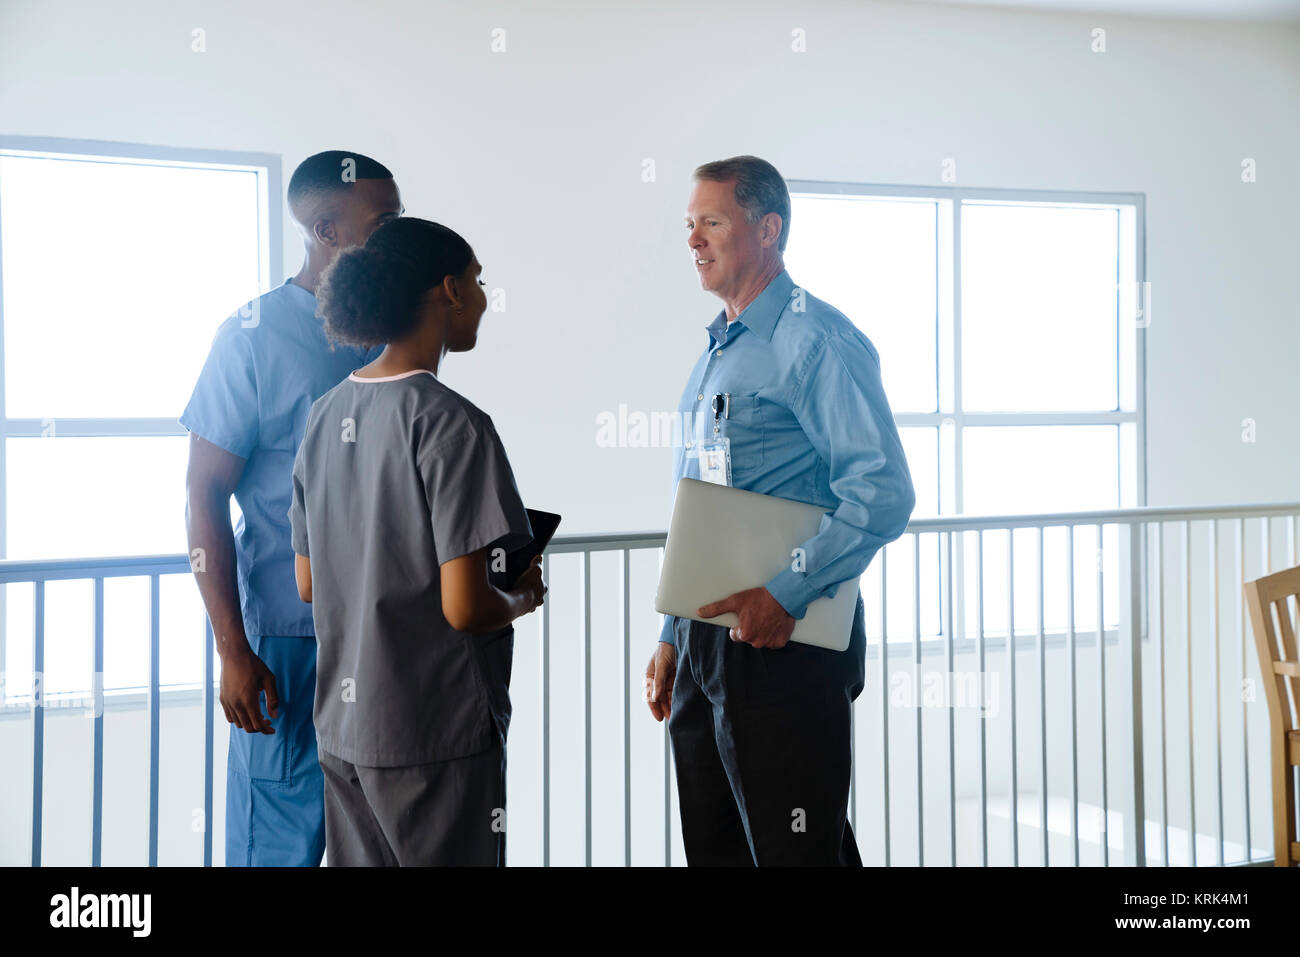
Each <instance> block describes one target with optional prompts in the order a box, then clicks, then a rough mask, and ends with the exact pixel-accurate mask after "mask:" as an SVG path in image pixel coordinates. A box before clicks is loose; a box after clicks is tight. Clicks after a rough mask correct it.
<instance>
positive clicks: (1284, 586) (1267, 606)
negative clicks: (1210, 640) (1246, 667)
mask: <svg viewBox="0 0 1300 957" xmlns="http://www.w3.org/2000/svg"><path fill="white" fill-rule="evenodd" d="M1243 587H1244V588H1245V592H1246V604H1247V606H1248V607H1249V608H1250V622H1251V626H1252V628H1253V629H1254V632H1255V650H1256V651H1257V652H1258V654H1259V672H1260V675H1261V677H1262V678H1263V680H1264V693H1265V695H1266V696H1267V698H1268V711H1269V720H1270V722H1271V724H1272V726H1273V729H1274V733H1275V734H1283V735H1285V734H1286V732H1287V731H1292V730H1295V729H1296V728H1297V727H1298V726H1300V725H1297V716H1296V714H1295V710H1294V708H1293V702H1294V703H1295V704H1296V705H1300V700H1297V698H1296V694H1297V691H1298V690H1300V687H1298V686H1300V656H1297V653H1296V629H1295V626H1294V625H1293V623H1292V622H1293V619H1292V615H1291V602H1290V601H1289V599H1290V598H1291V597H1292V596H1296V604H1297V607H1298V608H1300V566H1297V567H1296V568H1288V569H1286V570H1285V571H1280V572H1275V573H1274V574H1272V575H1265V576H1264V577H1263V578H1257V579H1255V580H1254V581H1249V582H1246V583H1245V585H1244V586H1243Z"/></svg>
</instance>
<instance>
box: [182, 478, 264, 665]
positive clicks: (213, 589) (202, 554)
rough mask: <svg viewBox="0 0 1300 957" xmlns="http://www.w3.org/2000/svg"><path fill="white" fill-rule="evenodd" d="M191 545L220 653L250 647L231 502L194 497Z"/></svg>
mask: <svg viewBox="0 0 1300 957" xmlns="http://www.w3.org/2000/svg"><path fill="white" fill-rule="evenodd" d="M186 530H187V532H188V536H189V545H190V566H191V568H193V569H194V580H195V581H196V582H197V583H198V586H199V595H200V597H201V598H202V599H203V607H204V608H205V609H206V610H207V613H208V619H209V620H210V621H211V622H212V633H213V635H214V636H215V637H216V644H217V654H218V655H220V656H221V657H222V658H225V657H226V655H227V654H228V653H229V652H236V653H238V652H246V651H248V650H249V646H248V637H247V635H245V634H244V618H243V613H242V612H241V610H240V607H239V586H238V584H237V582H236V578H235V571H236V561H235V533H234V530H233V529H232V528H231V527H230V502H229V499H228V498H227V499H226V500H225V502H221V501H219V497H218V496H216V495H208V496H205V497H204V498H202V499H201V500H198V501H191V502H190V506H189V509H188V511H187V514H186Z"/></svg>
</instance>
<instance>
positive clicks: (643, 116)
mask: <svg viewBox="0 0 1300 957" xmlns="http://www.w3.org/2000/svg"><path fill="white" fill-rule="evenodd" d="M727 9H728V8H727V7H720V6H718V5H716V4H715V5H711V6H710V7H709V8H707V9H704V8H701V7H700V6H699V5H698V4H693V3H684V2H680V0H665V2H660V3H656V4H655V5H654V7H653V9H652V10H651V9H645V10H640V11H636V10H632V9H630V8H628V7H618V6H614V5H609V4H596V3H584V2H576V0H569V2H566V3H558V4H557V3H552V4H547V5H545V10H543V9H542V5H540V4H538V5H531V4H530V5H525V4H517V3H516V4H504V3H498V4H485V3H468V2H458V3H443V4H437V5H433V4H424V3H414V2H404V3H403V2H396V0H378V2H370V3H366V4H354V3H342V2H335V0H326V2H313V3H304V2H277V3H274V4H266V3H251V2H245V0H238V2H231V3H226V4H221V5H219V6H218V5H206V4H205V5H199V4H173V3H163V2H150V0H133V2H131V3H129V4H113V5H109V6H104V5H102V4H98V3H92V2H41V3H35V2H21V0H20V2H11V3H8V4H6V5H5V6H4V7H3V9H0V131H3V132H6V133H12V134H29V135H51V136H68V137H82V138H98V139H112V140H125V141H136V142H146V143H163V144H170V145H177V146H194V147H208V148H226V149H247V150H262V151H269V152H276V153H280V154H282V156H283V157H284V170H285V175H286V176H287V175H288V173H289V172H290V171H291V170H292V169H293V167H294V165H295V164H296V163H297V162H298V161H299V160H301V159H302V158H303V157H304V156H306V155H308V154H310V153H311V152H314V151H316V150H319V149H325V148H334V147H342V148H345V149H358V150H362V151H365V152H368V153H371V154H373V155H374V156H376V157H378V158H380V159H381V160H383V161H384V162H386V163H388V164H389V165H391V167H392V168H393V169H394V170H395V172H396V173H397V175H398V177H399V182H400V184H401V186H402V188H403V194H404V198H405V201H406V205H407V208H408V209H409V210H410V211H411V213H413V214H417V215H424V216H427V217H431V218H436V219H438V220H441V221H444V222H447V223H448V224H451V225H453V226H454V227H456V228H458V229H460V230H461V231H463V232H464V233H465V235H466V236H467V237H468V238H469V239H470V240H471V242H472V243H474V245H475V246H476V248H477V250H478V252H479V255H480V259H481V260H482V262H483V263H484V264H485V267H486V276H487V279H488V280H489V281H490V282H491V283H492V284H493V285H498V286H501V287H504V288H505V289H506V291H507V303H508V311H507V312H506V313H505V314H503V315H497V314H493V313H489V314H488V317H487V319H486V321H485V324H486V329H485V333H484V335H483V336H482V337H481V338H480V344H479V347H478V349H477V350H476V351H475V352H474V353H472V354H470V355H468V356H457V357H453V358H452V360H450V361H449V362H448V364H447V367H446V376H447V378H448V379H449V381H451V382H452V383H453V384H454V385H455V386H456V387H458V388H460V389H462V390H463V391H464V392H465V393H467V394H468V395H469V396H470V397H471V398H472V399H473V400H475V401H476V402H478V403H479V404H480V405H482V406H483V407H484V408H486V409H487V410H488V411H489V412H490V413H491V414H492V415H493V416H494V417H495V419H496V420H497V422H498V424H499V426H500V428H501V432H502V434H503V435H504V437H505V439H506V441H507V444H508V447H509V449H510V451H511V454H512V459H513V461H514V463H515V466H516V469H517V472H518V476H519V481H520V484H521V487H522V488H523V490H524V492H525V494H526V497H527V498H528V500H529V501H530V502H534V503H536V504H538V505H542V506H548V507H552V508H555V509H557V510H559V511H562V512H564V513H565V515H566V519H567V521H566V530H568V531H582V530H612V529H627V528H648V527H654V528H662V527H663V526H664V525H665V524H666V518H667V516H666V511H667V507H668V490H669V480H668V478H667V473H668V468H669V464H668V453H667V451H666V450H664V449H599V448H597V446H596V443H595V418H596V415H597V413H599V412H600V411H601V410H615V409H617V407H618V404H619V403H621V402H625V403H627V404H628V405H629V406H630V407H631V408H633V409H646V410H650V409H663V408H672V407H673V406H674V405H675V403H676V400H677V397H678V395H679V392H680V389H681V385H682V382H683V380H684V376H685V374H686V372H687V370H688V369H689V366H690V363H691V361H692V359H693V357H694V355H695V353H696V352H697V350H698V349H699V347H700V337H701V335H702V333H701V328H700V327H701V326H702V325H703V324H704V323H705V322H707V321H708V319H709V318H711V316H712V315H713V314H714V312H715V311H716V300H714V299H713V298H712V297H710V296H708V295H706V294H704V293H701V292H700V291H699V290H698V289H697V288H696V285H695V280H694V277H693V275H692V274H691V271H690V269H689V268H688V267H687V264H686V261H685V260H686V256H685V244H684V241H683V234H682V233H683V230H682V227H681V225H680V224H681V218H680V217H681V211H682V208H683V205H684V200H685V194H686V188H687V186H686V183H687V179H688V176H689V173H690V170H691V169H692V168H693V167H694V166H695V165H696V164H698V163H699V162H701V161H704V160H708V159H713V158H717V157H721V156H728V155H732V154H735V153H740V152H754V153H758V154H760V155H763V156H765V157H767V158H769V159H771V160H772V161H773V162H774V163H776V165H777V166H778V168H780V169H781V171H782V172H783V173H785V174H786V175H787V176H788V177H791V178H800V179H828V180H836V179H838V180H857V181H864V182H881V183H911V184H927V185H933V184H937V183H938V182H939V179H938V177H939V164H940V161H941V160H942V159H943V158H945V157H952V158H954V159H955V160H956V161H957V172H958V179H959V181H960V182H961V183H963V184H967V185H977V186H992V187H1030V188H1057V189H1088V190H1133V191H1143V192H1145V193H1146V194H1147V198H1148V205H1147V212H1148V223H1147V226H1148V233H1147V235H1148V240H1147V242H1148V278H1149V279H1150V281H1151V282H1152V284H1153V306H1154V310H1153V322H1152V326H1151V328H1150V330H1149V333H1148V351H1147V355H1148V379H1147V381H1148V399H1149V420H1148V454H1149V459H1148V462H1149V476H1150V496H1149V501H1150V502H1151V503H1153V504H1166V503H1169V504H1172V503H1209V502H1229V501H1233V502H1247V501H1263V500H1280V499H1293V498H1295V497H1297V493H1296V488H1295V483H1294V481H1293V476H1292V468H1291V466H1292V465H1293V463H1294V462H1295V461H1296V451H1297V447H1298V445H1297V443H1298V442H1300V438H1297V436H1296V434H1295V431H1294V430H1293V429H1292V428H1290V421H1291V418H1292V417H1293V416H1294V414H1295V412H1296V411H1297V402H1296V398H1295V390H1294V388H1293V386H1292V383H1291V377H1290V376H1289V375H1288V372H1289V371H1290V369H1291V367H1292V366H1293V364H1294V363H1293V362H1291V361H1288V360H1287V359H1286V358H1283V357H1291V356H1295V355H1297V354H1300V353H1297V347H1298V346H1300V327H1297V324H1296V323H1295V322H1294V318H1295V316H1296V311H1295V306H1294V303H1295V301H1296V299H1297V293H1300V282H1298V280H1297V277H1300V270H1297V269H1296V268H1295V262H1296V261H1297V259H1300V255H1298V254H1300V238H1297V233H1296V231H1295V229H1294V223H1295V222H1296V221H1297V219H1300V190H1297V187H1296V184H1295V180H1294V177H1293V175H1292V173H1293V170H1292V167H1293V164H1294V158H1295V157H1296V156H1297V155H1300V132H1298V131H1297V126H1296V123H1295V121H1294V118H1295V117H1296V116H1297V115H1300V70H1298V69H1297V67H1298V66H1300V43H1298V42H1297V41H1298V38H1300V31H1298V30H1297V28H1296V27H1295V26H1279V25H1268V24H1243V25H1236V24H1229V23H1222V22H1215V23H1208V22H1195V21H1182V22H1179V21H1162V20H1144V19H1133V18H1126V17H1122V16H1116V15H1111V14H1105V15H1087V14H1074V13H1041V14H1040V13H1032V12H1022V11H1008V10H998V9H978V8H970V7H949V6H944V5H935V4H907V3H847V2H844V3H835V2H827V0H822V2H814V3H804V4H800V5H798V6H797V7H791V6H789V5H788V4H763V3H759V4H754V3H744V4H739V3H737V4H734V5H733V7H732V8H731V9H733V10H734V12H731V13H726V14H724V13H722V11H725V10H727ZM546 11H549V12H546ZM1098 26H1100V27H1104V28H1105V29H1106V31H1107V45H1108V51H1107V52H1106V53H1104V54H1095V53H1092V52H1091V50H1090V31H1091V30H1092V28H1094V27H1098ZM195 27H202V28H203V29H204V30H206V34H207V52H206V53H203V54H196V53H193V52H191V49H190V45H191V30H192V29H194V28H195ZM495 27H504V28H505V29H506V31H507V34H506V39H507V52H506V53H504V54H495V55H494V54H493V53H491V52H490V51H489V43H490V31H491V30H492V29H493V28H495ZM796 27H799V28H803V29H805V30H806V31H807V36H808V52H807V53H804V54H795V53H792V52H791V51H790V35H791V30H792V29H794V28H796ZM646 157H651V158H654V159H655V161H656V163H657V170H658V181H657V182H655V183H653V184H646V183H643V182H642V181H641V177H640V171H641V166H640V164H641V160H642V159H643V158H646ZM1243 157H1254V158H1255V159H1256V160H1257V162H1258V169H1259V181H1258V182H1257V183H1255V184H1252V185H1244V184H1242V183H1241V182H1240V181H1239V164H1240V162H1241V160H1242V158H1243ZM89 228H97V229H103V228H109V229H111V224H93V226H90V227H89ZM794 228H795V229H798V224H795V225H794ZM298 257H299V254H298V250H297V248H296V242H295V238H294V237H293V236H292V235H287V236H286V268H287V269H292V268H294V267H295V266H296V264H297V262H298ZM859 318H860V319H862V318H865V325H866V326H867V328H868V330H870V328H871V326H872V324H876V323H884V322H888V321H889V317H888V316H877V317H859ZM887 358H888V357H886V359H887ZM1247 417H1250V418H1254V419H1255V420H1256V422H1257V425H1258V441H1257V442H1256V443H1255V444H1253V445H1252V444H1244V443H1243V442H1242V441H1241V420H1242V419H1243V418H1247Z"/></svg>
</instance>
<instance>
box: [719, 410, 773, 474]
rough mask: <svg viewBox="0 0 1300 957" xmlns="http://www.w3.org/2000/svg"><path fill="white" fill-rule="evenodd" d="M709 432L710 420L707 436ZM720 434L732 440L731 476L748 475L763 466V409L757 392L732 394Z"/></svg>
mask: <svg viewBox="0 0 1300 957" xmlns="http://www.w3.org/2000/svg"><path fill="white" fill-rule="evenodd" d="M712 434H713V429H712V423H710V427H709V428H708V430H707V431H706V436H707V437H711V436H712ZM722 434H723V435H725V436H727V438H728V439H730V440H731V471H732V474H733V475H734V474H741V475H747V474H750V473H752V472H755V471H757V470H758V469H760V468H762V467H763V458H764V455H763V446H764V444H765V443H764V439H763V412H762V409H761V407H760V404H759V398H758V393H757V392H749V393H735V392H733V393H732V394H731V403H730V406H729V412H728V413H727V417H726V419H724V420H723V422H722ZM706 441H707V438H706Z"/></svg>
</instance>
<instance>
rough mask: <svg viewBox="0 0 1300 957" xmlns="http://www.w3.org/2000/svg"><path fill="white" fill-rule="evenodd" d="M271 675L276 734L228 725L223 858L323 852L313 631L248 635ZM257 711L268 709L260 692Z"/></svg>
mask: <svg viewBox="0 0 1300 957" xmlns="http://www.w3.org/2000/svg"><path fill="white" fill-rule="evenodd" d="M248 643H249V646H250V647H251V648H252V649H253V653H254V654H256V655H257V656H258V657H259V658H261V659H262V661H263V662H264V663H265V664H266V666H267V667H268V668H270V669H271V673H272V674H273V675H275V689H276V693H277V695H278V696H279V699H280V716H279V717H278V718H276V719H274V720H272V721H271V726H272V727H273V728H275V734H258V733H254V734H249V733H248V732H247V731H244V730H243V729H242V728H240V727H239V726H238V725H233V724H232V725H231V726H230V754H229V758H228V760H227V763H226V866H227V867H317V866H319V865H320V862H321V857H322V855H323V854H324V852H325V782H324V775H323V774H322V772H321V767H320V762H319V760H318V758H317V755H316V727H315V725H314V724H313V722H312V710H313V704H314V702H315V697H316V639H315V638H313V637H305V638H304V637H266V636H263V637H253V636H249V639H248ZM262 714H263V715H264V716H266V715H267V712H266V702H265V698H263V701H262Z"/></svg>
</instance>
